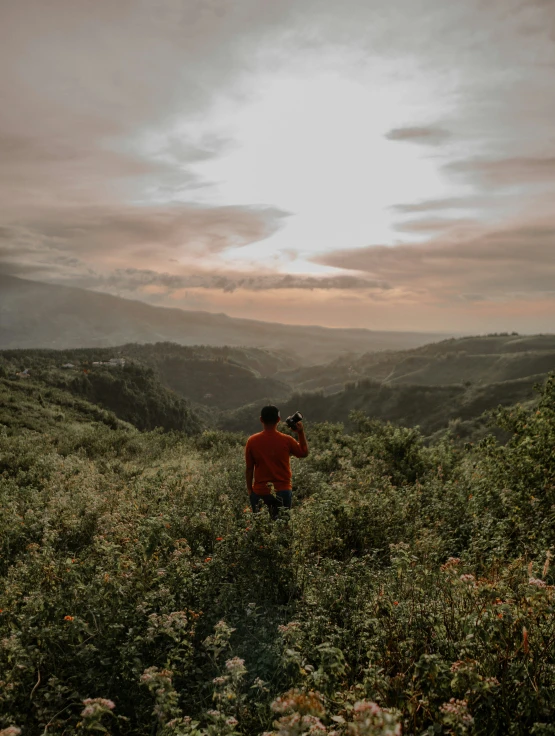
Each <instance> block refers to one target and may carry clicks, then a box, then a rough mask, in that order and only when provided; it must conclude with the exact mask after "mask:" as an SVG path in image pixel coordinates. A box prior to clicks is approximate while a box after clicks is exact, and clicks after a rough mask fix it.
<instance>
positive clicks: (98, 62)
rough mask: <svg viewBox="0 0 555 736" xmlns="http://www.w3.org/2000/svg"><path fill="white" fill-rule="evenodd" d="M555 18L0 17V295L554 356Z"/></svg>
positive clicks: (485, 13)
mask: <svg viewBox="0 0 555 736" xmlns="http://www.w3.org/2000/svg"><path fill="white" fill-rule="evenodd" d="M554 90H555V0H465V2H460V0H387V2H386V1H385V0H379V1H378V0H342V2H341V3H339V2H337V0H334V1H333V2H332V0H47V1H45V0H0V99H1V100H2V104H1V105H0V271H1V272H3V273H7V274H10V275H14V276H19V277H21V278H28V279H33V280H37V281H45V282H50V283H56V284H63V285H70V286H78V287H82V288H87V289H93V290H97V291H103V292H108V293H111V294H116V295H118V296H122V297H126V298H132V299H139V300H142V301H146V302H149V303H151V304H155V305H160V306H172V307H180V308H183V309H195V310H199V309H200V310H207V311H211V312H224V313H226V314H229V315H231V316H235V317H248V318H254V319H262V320H268V321H276V322H286V323H291V324H322V325H327V326H332V327H366V328H369V329H379V330H384V329H385V330H418V331H431V332H434V331H437V332H445V331H448V332H452V333H459V332H465V333H475V334H478V333H483V332H492V331H506V330H508V331H513V330H516V331H519V332H524V333H526V332H528V333H531V332H553V331H554V325H555V207H554V206H553V202H554V197H555V124H554V122H555V92H554Z"/></svg>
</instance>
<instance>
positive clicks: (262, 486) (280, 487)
mask: <svg viewBox="0 0 555 736" xmlns="http://www.w3.org/2000/svg"><path fill="white" fill-rule="evenodd" d="M291 455H294V456H295V457H303V455H304V453H303V451H302V449H301V446H300V445H299V443H298V442H297V440H295V439H293V437H290V436H289V435H288V434H283V432H278V431H277V430H276V429H265V430H264V431H262V432H258V434H253V435H252V437H249V439H248V440H247V444H246V446H245V460H246V461H247V465H248V466H249V467H252V466H253V465H254V483H253V486H252V488H253V491H254V492H255V493H258V494H259V495H260V496H266V495H269V494H270V493H271V490H270V488H269V487H268V483H273V485H274V488H275V489H276V491H290V490H291V464H290V462H289V458H290V456H291Z"/></svg>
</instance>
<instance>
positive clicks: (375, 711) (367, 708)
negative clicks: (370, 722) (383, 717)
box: [353, 700, 382, 716]
mask: <svg viewBox="0 0 555 736" xmlns="http://www.w3.org/2000/svg"><path fill="white" fill-rule="evenodd" d="M353 710H354V712H355V713H371V714H372V715H373V716H379V715H380V713H381V711H382V709H381V708H380V706H379V705H378V704H377V703H372V702H368V701H367V700H359V701H358V703H355V704H354V706H353Z"/></svg>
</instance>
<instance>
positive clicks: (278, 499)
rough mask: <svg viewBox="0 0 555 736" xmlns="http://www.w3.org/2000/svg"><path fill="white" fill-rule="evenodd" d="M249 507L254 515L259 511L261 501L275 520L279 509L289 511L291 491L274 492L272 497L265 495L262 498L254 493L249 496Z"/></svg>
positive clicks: (269, 494) (291, 497)
mask: <svg viewBox="0 0 555 736" xmlns="http://www.w3.org/2000/svg"><path fill="white" fill-rule="evenodd" d="M249 498H250V502H251V507H252V510H253V512H254V513H255V514H256V513H257V511H258V510H259V504H260V501H263V502H264V503H265V504H266V506H267V507H268V510H269V512H270V516H271V517H272V519H277V517H278V516H279V510H280V509H290V508H291V503H292V501H293V492H292V491H276V495H275V496H274V495H273V494H272V493H268V494H265V495H264V496H262V495H258V493H255V492H254V491H253V492H252V493H251V494H250V496H249Z"/></svg>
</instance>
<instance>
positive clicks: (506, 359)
mask: <svg viewBox="0 0 555 736" xmlns="http://www.w3.org/2000/svg"><path fill="white" fill-rule="evenodd" d="M553 370H555V335H524V336H522V335H489V336H477V337H462V338H454V339H449V340H443V341H440V342H435V343H430V344H428V345H423V346H421V347H418V348H415V349H412V350H402V351H383V352H372V353H367V354H365V355H361V356H360V355H354V354H353V355H342V356H339V357H337V358H336V359H335V360H333V361H331V362H329V363H326V364H321V365H314V366H294V367H291V368H286V369H283V370H280V371H278V373H277V374H276V378H279V379H280V380H283V381H285V382H288V383H290V384H291V385H293V386H295V388H296V389H297V390H300V391H313V390H317V389H322V390H323V391H324V392H325V393H330V392H335V391H338V390H341V389H342V388H343V387H344V384H345V383H348V382H352V381H358V380H363V379H371V380H374V381H379V382H380V383H381V382H385V383H407V384H409V383H410V384H421V385H427V386H439V385H450V384H463V383H466V382H469V381H470V382H472V383H478V384H487V383H500V382H502V381H512V380H517V379H520V378H526V377H527V376H533V375H537V374H546V373H548V372H550V371H553Z"/></svg>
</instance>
